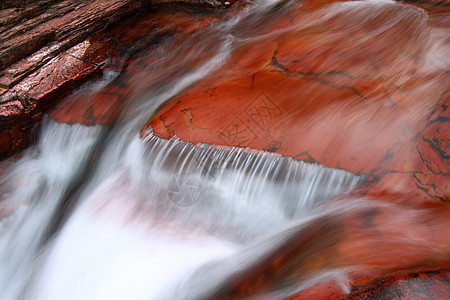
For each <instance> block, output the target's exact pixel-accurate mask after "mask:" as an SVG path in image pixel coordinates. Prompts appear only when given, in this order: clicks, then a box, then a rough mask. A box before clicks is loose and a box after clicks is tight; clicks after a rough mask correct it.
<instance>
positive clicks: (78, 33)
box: [0, 0, 235, 157]
mask: <svg viewBox="0 0 450 300" xmlns="http://www.w3.org/2000/svg"><path fill="white" fill-rule="evenodd" d="M34 2H36V3H34ZM153 2H154V3H156V2H157V1H153ZM164 2H167V3H169V2H174V1H164ZM175 2H176V1H175ZM222 2H223V3H222ZM222 2H220V1H207V0H204V1H203V0H202V1H183V3H185V4H189V5H200V6H204V5H210V6H211V7H216V8H221V7H228V6H229V4H226V5H225V2H224V1H222ZM234 2H235V1H230V5H231V4H232V3H234ZM148 4H149V3H148V2H147V1H140V0H127V1H121V0H120V1H112V2H111V1H104V0H95V1H89V2H86V1H79V0H76V1H72V0H70V1H68V0H67V1H60V0H47V1H40V2H39V3H37V1H31V2H30V3H29V2H26V3H25V2H23V1H22V2H20V3H19V2H14V3H13V2H11V3H9V4H5V5H7V7H11V6H12V7H14V5H16V6H18V7H19V8H15V9H7V10H2V11H0V23H2V24H4V25H5V27H4V28H2V30H0V41H1V42H0V69H2V68H5V67H7V68H6V69H4V70H3V71H2V73H1V74H0V114H1V115H0V130H3V129H7V130H9V132H10V134H12V136H11V137H12V141H11V143H13V144H14V145H16V146H17V145H22V146H26V145H27V142H26V141H25V140H27V139H25V140H23V138H22V137H21V138H20V142H18V140H17V143H16V142H14V141H15V140H16V139H19V137H18V136H17V137H16V136H15V133H16V130H13V128H12V127H11V124H13V123H21V122H22V121H25V120H26V121H27V122H31V120H32V119H33V118H35V117H36V116H39V115H42V114H41V113H42V112H43V111H46V110H47V109H50V108H51V107H52V105H54V103H55V102H56V100H57V99H61V98H62V96H63V95H64V94H65V93H66V92H68V91H70V90H72V89H73V88H75V87H77V86H79V85H80V84H81V83H82V82H84V81H85V80H86V79H87V78H89V77H91V76H93V75H96V74H97V73H99V71H100V70H101V69H103V70H112V71H116V72H121V71H123V69H124V67H125V66H127V68H128V71H130V70H132V68H135V69H136V71H137V72H141V71H142V70H141V71H139V70H140V68H139V67H138V66H137V64H134V66H133V63H132V62H130V55H132V56H133V55H135V54H136V52H139V51H142V52H145V51H144V49H149V50H148V51H147V50H146V51H147V53H141V54H140V55H141V56H140V58H139V60H140V62H141V63H143V62H145V63H148V62H149V61H151V60H152V59H153V60H155V59H157V58H158V57H160V56H161V55H162V54H163V53H161V50H158V49H156V50H155V49H153V48H155V47H154V45H155V44H156V45H158V44H161V43H162V42H161V41H162V40H164V36H163V35H168V34H170V35H171V36H172V37H177V36H178V35H181V34H184V35H186V34H187V33H190V32H193V31H195V30H197V29H199V28H201V27H204V26H206V25H207V24H209V23H210V22H211V21H213V20H214V19H217V17H215V18H212V17H205V18H198V17H196V18H195V20H193V17H188V16H184V17H182V16H178V17H177V16H174V17H173V18H170V17H169V15H166V16H165V17H161V16H160V17H159V18H156V20H153V15H152V16H150V17H146V18H141V19H140V20H139V19H136V18H132V19H130V20H129V21H127V22H125V23H123V24H122V25H121V26H118V27H117V29H113V30H110V28H108V29H105V27H106V26H109V25H111V24H115V23H117V22H118V21H119V20H120V19H121V18H124V17H126V16H129V15H130V14H131V13H133V12H136V11H138V9H141V10H142V8H144V7H145V6H146V5H148ZM24 5H28V6H25V8H23V7H22V6H24ZM164 5H167V4H164ZM8 13H9V14H8ZM177 14H179V13H177ZM183 18H184V20H183ZM188 19H189V20H190V21H187V20H188ZM177 26H178V27H177ZM180 26H181V27H180ZM101 29H104V30H103V32H101V33H99V34H97V35H94V36H92V34H93V33H94V32H96V31H99V30H101ZM111 31H112V32H111ZM124 31H125V32H126V33H125V34H124ZM86 38H87V39H86ZM129 45H133V47H132V48H130V47H129ZM130 51H131V52H130ZM158 51H159V53H158ZM22 58H23V59H22ZM19 59H20V60H19ZM127 80H128V83H129V82H132V79H127ZM127 80H124V82H122V83H121V84H124V83H125V82H126V81H127ZM128 83H127V84H128ZM108 89H115V88H114V87H108ZM143 89H145V87H143V86H141V87H139V88H134V87H133V88H126V89H122V92H124V93H125V94H124V95H121V96H120V99H121V101H123V102H125V101H126V99H127V98H129V96H130V95H131V94H130V93H131V92H139V91H142V90H143ZM115 90H116V92H117V89H115ZM99 93H100V94H101V93H102V92H99ZM107 93H108V91H105V94H107ZM87 98H88V99H83V102H81V103H77V104H76V105H77V107H78V108H84V107H90V106H89V105H86V103H89V102H98V107H96V108H95V109H94V111H95V113H96V114H97V115H95V116H94V115H89V114H90V112H89V111H86V110H84V111H83V112H84V113H86V114H87V115H85V116H84V119H83V118H82V117H79V116H76V115H75V114H73V115H72V116H71V117H70V116H66V117H61V121H63V120H64V121H73V122H84V123H87V124H91V123H92V122H94V123H107V122H109V121H110V120H109V118H112V116H113V115H114V113H112V112H111V111H110V110H111V109H112V110H114V109H113V107H115V106H114V105H112V106H109V104H108V101H109V100H110V99H108V101H106V102H103V100H105V99H107V98H108V97H102V96H95V95H90V96H89V97H87ZM89 99H90V100H89ZM102 99H103V100H102ZM72 100H73V99H72ZM72 100H70V99H69V100H67V102H71V103H74V102H73V101H72ZM113 102H114V101H113ZM21 107H22V108H21ZM58 110H59V109H58ZM64 111H66V113H67V114H69V112H70V114H72V113H73V112H75V111H76V110H74V109H73V108H70V107H69V108H67V109H64ZM79 113H80V111H79ZM100 114H102V115H100ZM31 116H33V117H31ZM94 119H96V120H95V121H93V120H94ZM28 125H30V126H31V123H29V124H28ZM28 125H27V126H26V127H30V126H28ZM28 140H29V139H28ZM16 146H13V145H12V144H11V145H10V147H9V149H10V151H12V150H11V149H17V147H16ZM10 151H9V152H7V153H3V152H0V156H1V157H3V156H5V155H6V156H7V155H10V154H11V153H12V152H10Z"/></svg>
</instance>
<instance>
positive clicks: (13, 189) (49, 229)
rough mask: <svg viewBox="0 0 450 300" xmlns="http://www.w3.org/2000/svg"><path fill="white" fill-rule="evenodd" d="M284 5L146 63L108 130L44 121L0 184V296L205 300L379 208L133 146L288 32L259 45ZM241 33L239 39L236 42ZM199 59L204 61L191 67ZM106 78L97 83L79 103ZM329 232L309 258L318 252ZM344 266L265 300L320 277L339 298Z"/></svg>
mask: <svg viewBox="0 0 450 300" xmlns="http://www.w3.org/2000/svg"><path fill="white" fill-rule="evenodd" d="M291 2H295V1H255V3H253V4H252V5H251V6H249V7H247V8H245V9H243V10H242V11H241V12H240V13H239V14H238V15H236V16H233V17H228V18H226V19H224V20H223V21H221V22H220V24H215V25H214V26H211V27H209V28H207V29H205V30H206V33H205V31H202V32H201V33H200V34H199V36H197V37H196V38H199V37H201V36H202V37H203V38H202V39H201V40H200V41H201V42H202V43H198V40H196V39H195V38H193V39H192V40H189V41H187V42H185V43H183V44H181V45H180V46H179V47H178V48H176V49H173V50H172V51H173V52H170V53H167V55H166V56H165V57H163V58H161V59H160V60H158V61H157V62H155V63H154V64H153V65H151V66H149V68H152V70H153V71H152V72H151V76H150V77H149V78H142V81H143V84H145V85H146V86H148V88H147V89H146V91H145V92H144V93H143V94H140V95H132V99H133V101H132V103H131V104H130V105H129V107H126V109H125V108H124V111H123V112H122V115H121V118H120V119H119V120H118V121H117V122H116V123H115V124H114V125H110V126H100V125H96V126H91V127H88V126H84V125H80V124H73V125H69V124H62V123H58V122H56V121H54V120H51V119H49V118H44V120H43V123H42V132H41V135H40V138H39V141H38V142H37V143H36V144H35V145H33V146H31V147H30V148H29V149H27V151H26V152H25V153H24V154H23V155H22V156H21V157H20V158H17V159H16V160H15V161H12V162H11V163H10V166H9V167H8V171H7V172H5V173H3V174H0V266H1V268H0V299H4V300H17V299H36V300H61V299H64V300H71V299H73V300H79V299H92V300H114V299H118V300H119V299H133V300H139V299H158V300H159V299H208V298H213V297H215V296H216V294H217V293H219V294H220V292H222V291H223V290H224V289H225V288H224V286H225V285H226V284H227V283H228V282H229V281H230V280H231V279H230V278H233V277H236V278H240V277H243V275H242V274H244V273H245V272H249V271H248V270H251V268H252V267H254V266H259V265H263V264H264V263H265V262H266V261H269V260H270V259H271V257H272V256H273V255H274V253H276V252H277V251H280V249H284V247H285V246H286V245H288V244H289V243H293V241H294V240H295V241H297V242H298V243H303V244H305V245H308V241H310V240H313V239H312V238H310V236H309V234H308V231H309V230H311V232H314V230H317V231H318V232H321V231H320V230H322V229H323V230H324V232H325V229H328V228H332V227H333V226H334V223H332V222H333V221H334V219H335V217H341V216H345V215H347V214H350V213H352V212H355V211H361V210H365V209H371V208H374V207H376V208H379V207H385V205H386V204H383V203H377V202H376V201H367V200H366V201H362V200H361V199H355V198H354V197H356V196H352V194H351V193H352V192H353V191H354V190H355V188H356V187H357V186H358V184H360V183H361V182H362V180H363V179H364V178H363V176H360V175H356V174H353V173H351V172H348V171H345V170H340V169H333V168H329V167H326V166H323V165H319V164H313V163H306V162H303V161H296V160H294V159H292V158H290V157H284V156H281V155H279V154H275V153H269V152H264V151H261V150H255V149H250V148H238V147H228V146H219V145H208V144H198V145H193V144H191V143H187V142H184V141H182V140H180V139H179V138H177V137H174V138H172V139H171V140H166V139H162V138H160V137H157V136H155V135H153V134H152V132H151V130H150V131H149V132H148V134H147V135H146V137H145V138H143V139H141V138H140V137H139V135H138V133H139V131H140V129H141V128H142V126H143V125H144V124H145V122H146V121H147V120H148V118H149V117H150V116H152V115H153V114H154V113H155V111H156V110H157V109H158V107H160V106H161V105H162V104H163V103H165V102H166V101H168V100H169V99H171V98H173V97H174V96H176V95H177V94H178V93H180V92H181V91H183V90H184V89H186V88H187V87H189V86H191V85H192V84H195V83H196V82H198V81H199V80H201V79H202V78H205V77H207V76H209V75H211V73H212V72H213V71H214V70H217V69H218V68H220V67H221V66H223V65H224V64H225V63H226V62H227V61H229V60H230V57H231V56H232V53H233V51H234V50H235V49H237V48H239V47H240V46H242V45H243V44H246V43H251V42H254V41H255V40H258V39H271V38H274V37H275V38H276V36H277V34H280V32H283V30H284V31H287V30H291V29H292V28H283V29H280V30H279V31H277V32H275V33H273V32H272V33H270V34H267V33H265V32H264V28H266V26H269V25H268V24H269V23H270V22H274V21H273V20H272V21H271V20H268V21H267V22H266V21H264V22H262V21H261V20H264V16H267V15H269V14H274V15H275V16H276V14H283V6H282V5H280V3H283V5H284V7H288V6H289V5H290V3H291ZM361 2H362V1H355V3H353V2H352V4H345V5H344V4H342V5H340V6H339V5H336V6H334V7H333V8H336V7H338V8H339V9H340V10H336V11H334V12H329V11H326V12H323V14H324V15H325V17H324V19H325V20H328V18H329V19H331V17H330V16H328V15H326V14H327V13H328V14H330V15H332V14H333V13H337V12H339V13H344V12H347V11H348V10H350V9H355V7H356V6H357V5H358V4H361ZM368 2H370V5H372V6H376V5H378V4H376V3H375V2H374V1H368ZM384 2H386V3H392V2H389V1H383V3H384ZM380 5H381V4H380ZM367 11H370V9H368V10H367ZM321 13H322V11H321ZM319 17H320V14H317V15H314V16H312V17H311V23H310V24H309V26H311V27H314V26H317V24H318V23H320V21H321V20H322V21H323V19H320V18H319ZM319 19H320V20H319ZM243 26H248V30H246V31H244V33H242V34H240V33H239V28H242V27H243ZM246 28H247V27H246ZM294 29H295V30H297V31H298V32H300V33H301V28H300V29H299V28H294ZM205 36H206V37H207V38H205ZM325 42H326V43H332V41H324V43H325ZM203 52H204V53H205V54H204V56H202V59H201V60H200V63H198V62H197V63H192V64H190V62H192V61H193V60H194V58H195V57H196V55H198V53H203ZM181 54H184V56H183V57H182V58H180V59H181V62H180V61H177V62H178V64H172V60H173V59H174V57H177V56H180V55H181ZM186 65H189V66H190V67H189V68H187V69H186V68H183V67H185V66H186ZM116 75H117V74H111V73H108V72H105V74H104V76H103V77H102V78H100V79H97V80H96V81H95V80H94V82H90V83H89V84H88V85H86V86H84V87H82V91H83V93H86V90H90V91H91V92H92V93H93V92H95V91H96V90H98V89H101V88H102V87H104V86H105V84H106V83H108V82H110V81H112V80H115V79H116ZM118 78H119V79H120V77H118ZM80 91H81V90H75V91H74V93H78V92H80ZM296 138H302V137H296ZM343 195H344V196H347V197H348V199H347V200H346V201H341V200H340V197H342V196H343ZM357 200H358V201H357ZM390 207H391V206H390ZM392 208H396V207H395V206H392ZM396 209H398V210H395V211H398V212H401V211H402V210H401V208H398V207H397V208H396ZM321 226H322V227H321ZM327 226H328V227H327ZM314 228H315V229H314ZM333 232H334V231H333V230H331V231H329V232H328V233H327V235H325V236H323V239H324V242H323V241H321V242H317V243H316V244H314V243H312V244H311V250H310V252H314V251H316V250H317V251H319V250H320V249H322V248H323V249H325V248H327V245H328V244H327V241H329V242H330V243H331V242H333V241H334V238H337V237H336V236H333V234H334V233H333ZM302 238H304V241H303V240H302ZM417 244H420V242H418V243H417ZM308 246H309V245H308ZM305 247H306V246H305ZM305 252H307V253H306V254H304V257H303V258H302V259H304V260H307V259H308V258H309V256H308V255H310V254H308V253H309V252H308V251H305ZM349 265H350V264H343V265H336V266H330V267H329V268H325V269H320V270H316V271H317V272H312V271H311V272H310V273H307V272H306V271H305V275H304V276H303V277H301V279H300V280H299V281H298V282H295V280H294V279H293V278H292V277H293V276H291V274H288V275H289V276H287V277H286V281H283V282H281V283H280V282H277V283H280V288H279V290H277V291H275V292H273V291H271V293H268V294H267V295H266V296H267V298H268V299H280V298H282V297H285V296H288V295H292V293H294V292H296V291H299V290H301V289H303V288H304V287H307V286H310V285H312V284H314V283H317V282H321V281H323V280H324V278H325V279H331V280H336V281H339V282H342V283H343V287H344V288H345V282H346V281H347V277H346V274H347V271H348V270H347V269H346V268H347V267H348V268H351V267H353V266H349ZM241 275H242V276H241ZM295 284H297V285H295Z"/></svg>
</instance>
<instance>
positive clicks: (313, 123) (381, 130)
mask: <svg viewBox="0 0 450 300" xmlns="http://www.w3.org/2000/svg"><path fill="white" fill-rule="evenodd" d="M311 9H312V10H314V8H311ZM311 9H309V8H308V9H305V7H302V8H301V9H300V8H298V9H294V10H293V11H292V14H291V15H290V16H289V18H285V19H284V20H282V21H280V22H279V24H277V25H276V26H275V27H274V28H272V29H271V31H272V32H273V37H272V38H271V39H262V41H260V42H258V43H255V44H252V45H249V46H246V47H242V48H240V49H238V50H237V51H236V53H235V54H234V55H233V58H232V60H231V62H230V63H229V64H227V65H226V66H224V67H223V68H222V70H219V71H218V72H217V73H216V74H214V75H213V76H211V77H210V78H208V79H206V80H204V81H202V82H200V83H199V84H196V85H195V86H193V87H192V88H191V89H189V90H187V91H186V92H184V93H183V94H182V95H180V96H177V97H176V98H175V99H174V100H173V101H171V102H170V103H168V104H167V105H166V106H165V107H163V108H162V109H161V111H160V112H159V113H158V114H157V115H156V116H154V117H153V118H152V119H151V120H150V121H149V122H148V124H147V125H146V127H152V128H153V130H154V133H155V134H156V135H158V136H161V137H164V138H171V137H173V136H175V135H176V136H177V137H179V138H181V139H182V140H186V141H190V142H192V143H194V144H197V143H209V144H218V145H229V146H239V147H251V148H256V149H262V150H266V151H270V152H277V153H280V154H282V155H286V156H291V157H294V158H295V159H300V160H306V161H310V162H317V163H321V164H324V165H326V166H330V167H334V168H342V169H345V170H349V171H352V172H354V173H356V174H367V175H369V177H370V178H371V179H370V180H371V181H372V182H373V188H372V189H371V192H372V193H383V192H386V191H390V192H407V193H409V194H416V195H417V196H418V198H417V199H420V198H421V199H436V200H438V201H443V202H448V194H449V192H450V190H449V188H450V187H449V186H448V176H449V173H448V172H447V171H448V170H446V169H447V168H448V157H447V156H446V155H445V153H446V151H447V150H448V149H447V148H448V132H447V130H446V129H445V128H447V127H448V126H447V123H448V116H447V115H448V110H447V106H448V99H449V97H450V94H449V93H450V91H449V85H448V72H447V70H448V65H449V64H450V63H449V61H448V59H447V57H448V55H447V54H448V44H446V42H445V40H446V39H447V38H448V33H446V31H445V29H444V28H445V26H446V21H445V18H443V17H442V16H443V13H444V15H445V14H448V9H447V8H443V7H439V8H437V9H436V8H434V7H431V8H428V11H424V10H422V9H421V8H418V7H415V6H413V5H405V4H394V3H392V4H390V5H388V6H386V7H385V8H383V9H380V10H378V11H377V9H378V8H377V6H376V4H373V5H370V4H368V5H367V11H366V12H368V11H369V10H370V9H374V10H375V13H373V12H372V13H371V14H372V15H371V18H370V21H364V20H363V19H362V18H363V15H364V14H365V13H366V12H365V11H359V12H358V10H357V9H353V10H352V8H351V6H349V9H348V11H344V10H342V11H340V12H338V13H336V14H335V15H334V16H333V17H329V18H328V19H326V20H323V21H317V24H316V25H315V24H314V23H311V22H313V19H314V17H312V16H314V13H312V12H311ZM388 11H389V14H390V17H389V18H391V19H396V18H397V19H396V20H397V21H396V22H395V24H389V22H390V21H389V20H390V19H389V18H387V17H386V13H387V12H388ZM355 13H357V14H359V16H358V15H356V16H355V15H352V14H355ZM316 18H317V19H319V20H320V16H319V15H317V16H316ZM344 20H345V21H344ZM367 20H369V19H367ZM361 21H362V22H363V23H362V26H361V25H360V22H361ZM322 22H323V23H322ZM353 22H354V23H353ZM381 23H384V24H387V25H386V28H384V29H381V32H376V33H375V32H374V31H373V30H374V28H376V25H374V24H381ZM324 24H326V25H327V26H325V25H324ZM287 26H292V27H293V28H296V30H293V31H288V33H285V32H283V31H282V30H281V28H286V27H287ZM277 30H279V31H277ZM381 36H383V38H381ZM387 41H389V45H387V44H386V43H387ZM424 41H425V42H424ZM392 49H395V50H392ZM206 103H207V104H206ZM144 131H145V128H144ZM144 131H143V132H144ZM392 178H395V180H394V181H393V180H391V179H392ZM385 183H386V184H385ZM394 183H395V184H394Z"/></svg>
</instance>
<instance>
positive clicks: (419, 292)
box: [287, 268, 450, 300]
mask: <svg viewBox="0 0 450 300" xmlns="http://www.w3.org/2000/svg"><path fill="white" fill-rule="evenodd" d="M449 277H450V270H449V268H436V269H425V270H414V271H409V272H401V273H396V274H390V275H387V276H383V277H379V278H376V279H372V280H369V281H361V282H354V283H353V284H352V288H351V290H352V291H351V292H350V295H345V293H344V292H343V291H342V288H340V287H339V286H338V285H337V284H336V283H334V282H327V283H323V284H320V285H317V286H313V287H311V288H309V289H306V290H304V291H302V292H301V293H299V294H298V295H296V296H292V297H289V298H287V300H300V299H330V300H331V299H405V300H408V299H411V300H412V299H447V298H448V297H449V296H450V283H449Z"/></svg>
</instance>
